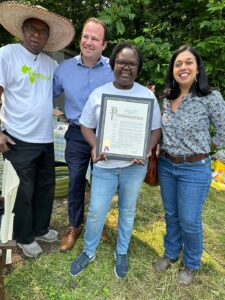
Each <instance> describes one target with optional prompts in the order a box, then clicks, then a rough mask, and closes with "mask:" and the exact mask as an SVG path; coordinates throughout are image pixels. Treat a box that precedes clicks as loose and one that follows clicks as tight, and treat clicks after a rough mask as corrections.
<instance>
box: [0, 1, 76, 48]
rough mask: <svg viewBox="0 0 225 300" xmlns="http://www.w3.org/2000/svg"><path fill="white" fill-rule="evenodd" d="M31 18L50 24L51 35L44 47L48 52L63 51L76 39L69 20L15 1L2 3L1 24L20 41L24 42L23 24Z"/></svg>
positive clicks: (37, 7)
mask: <svg viewBox="0 0 225 300" xmlns="http://www.w3.org/2000/svg"><path fill="white" fill-rule="evenodd" d="M30 18H35V19H39V20H41V21H43V22H45V23H46V24H48V26H49V28H50V35H49V38H48V41H47V43H46V45H45V47H44V50H46V51H58V50H60V49H63V48H65V47H66V46H67V45H68V44H69V43H70V42H71V41H72V39H73V38H74V35H75V30H74V26H73V24H72V23H71V22H70V21H69V20H68V19H66V18H64V17H62V16H60V15H57V14H55V13H52V12H50V11H48V10H47V9H46V8H44V7H41V6H33V5H29V4H23V3H18V2H13V1H6V2H2V3H0V23H1V24H2V26H3V27H4V28H5V29H6V30H7V31H8V32H10V33H11V34H12V35H14V36H15V37H17V38H19V39H20V40H23V31H22V25H23V22H24V21H25V20H27V19H30Z"/></svg>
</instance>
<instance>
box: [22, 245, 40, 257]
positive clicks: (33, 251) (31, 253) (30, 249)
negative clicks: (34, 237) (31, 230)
mask: <svg viewBox="0 0 225 300" xmlns="http://www.w3.org/2000/svg"><path fill="white" fill-rule="evenodd" d="M17 245H18V246H19V247H20V248H21V249H22V250H23V253H24V254H25V255H26V256H28V257H37V256H38V255H40V254H41V253H42V252H43V251H42V249H41V247H40V246H39V245H38V243H37V242H36V241H33V242H32V243H30V244H21V243H17Z"/></svg>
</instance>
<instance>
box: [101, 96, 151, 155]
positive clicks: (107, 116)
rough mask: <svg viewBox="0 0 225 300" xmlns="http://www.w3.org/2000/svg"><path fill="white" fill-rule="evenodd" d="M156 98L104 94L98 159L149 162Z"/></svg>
mask: <svg viewBox="0 0 225 300" xmlns="http://www.w3.org/2000/svg"><path fill="white" fill-rule="evenodd" d="M153 105H154V99H150V98H138V97H127V96H118V95H109V94H103V95H102V102H101V112H100V119H99V129H98V137H97V156H99V155H100V153H105V154H106V156H107V157H108V158H112V159H121V160H133V159H143V160H144V159H146V157H147V153H148V152H149V145H150V132H151V126H152V114H153Z"/></svg>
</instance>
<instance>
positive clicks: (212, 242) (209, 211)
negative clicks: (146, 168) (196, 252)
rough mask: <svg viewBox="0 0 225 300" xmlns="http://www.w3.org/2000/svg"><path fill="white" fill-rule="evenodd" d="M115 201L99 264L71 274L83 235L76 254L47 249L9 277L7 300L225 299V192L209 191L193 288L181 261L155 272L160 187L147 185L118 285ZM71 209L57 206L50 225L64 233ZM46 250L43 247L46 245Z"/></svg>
mask: <svg viewBox="0 0 225 300" xmlns="http://www.w3.org/2000/svg"><path fill="white" fill-rule="evenodd" d="M117 216H118V212H117V199H116V196H115V198H114V200H113V203H112V208H111V210H110V212H109V214H108V217H107V222H106V225H107V229H108V234H109V241H108V242H105V243H102V242H101V243H100V245H99V247H98V250H97V255H96V259H95V260H94V261H93V262H92V263H91V264H90V265H89V266H88V267H87V268H86V269H85V270H84V272H82V273H81V274H80V275H79V276H77V277H72V276H70V275H69V273H68V271H69V267H70V264H71V262H72V261H73V259H74V257H75V256H76V255H77V254H79V253H80V251H82V248H83V234H82V235H81V238H80V239H79V240H78V242H77V244H76V246H75V247H74V249H73V250H72V251H70V252H68V253H59V252H58V251H57V246H58V244H57V243H55V245H53V246H51V247H53V248H50V245H47V246H46V249H45V250H46V251H45V252H47V253H46V254H45V255H42V256H41V257H39V258H37V259H36V260H32V259H26V260H25V262H24V263H19V264H16V265H15V266H14V269H13V271H12V272H11V273H10V274H7V275H6V276H5V285H6V293H7V299H8V300H22V299H26V300H27V299H31V300H36V299H37V300H51V299H54V300H74V299H75V300H76V299H78V300H83V299H84V300H85V299H88V300H92V299H94V300H95V299H101V300H102V299H113V300H114V299H115V300H117V299H118V300H127V299H140V300H142V299H143V300H161V299H162V300H167V299H170V300H178V299H182V300H190V299H191V300H192V299H194V300H203V299H204V300H211V299H225V274H224V273H225V267H224V266H225V192H217V191H216V190H213V189H211V190H210V193H209V196H208V199H207V201H206V203H205V206H204V213H203V222H204V248H205V251H204V253H203V257H202V267H201V270H200V271H199V272H198V273H197V275H196V276H195V279H194V283H193V284H192V285H191V286H190V287H182V286H180V285H179V284H177V282H176V276H177V273H178V270H179V268H180V265H181V260H179V261H178V262H177V263H175V264H173V265H172V267H171V268H170V269H169V270H168V271H167V272H166V273H163V274H158V273H155V272H154V270H153V268H152V262H153V261H154V260H155V259H157V257H158V256H160V255H162V254H163V236H164V233H165V223H164V212H163V208H162V203H161V197H160V193H159V188H158V187H155V188H151V187H148V186H147V185H145V184H144V185H143V188H142V192H141V195H140V197H139V201H138V205H137V215H136V220H135V224H134V230H133V235H132V239H131V244H130V249H129V272H128V274H127V277H126V278H125V279H124V280H118V279H117V278H116V277H115V275H114V272H113V267H114V258H113V252H114V249H115V244H116V234H117ZM66 225H67V205H66V201H65V199H64V202H63V200H62V202H60V200H57V201H55V207H54V213H53V217H52V226H53V227H54V228H55V229H57V230H59V232H60V233H62V232H63V230H64V229H65V226H66ZM42 245H44V244H42Z"/></svg>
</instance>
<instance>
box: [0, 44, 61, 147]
mask: <svg viewBox="0 0 225 300" xmlns="http://www.w3.org/2000/svg"><path fill="white" fill-rule="evenodd" d="M56 67H57V63H56V62H55V61H54V60H53V59H52V58H50V57H49V56H47V55H46V54H43V53H40V54H38V55H34V54H32V53H31V52H29V51H28V50H27V49H26V48H24V47H23V46H22V45H20V44H10V45H6V46H3V47H1V48H0V86H2V87H3V89H4V99H3V104H2V108H1V115H0V117H1V121H2V128H3V129H6V130H7V132H9V134H11V135H12V136H14V137H15V138H17V139H19V140H22V141H25V142H30V143H51V142H52V141H53V121H52V116H53V91H52V88H53V84H52V82H53V81H52V80H53V72H54V70H55V68H56Z"/></svg>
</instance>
